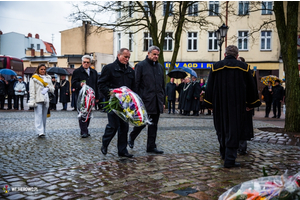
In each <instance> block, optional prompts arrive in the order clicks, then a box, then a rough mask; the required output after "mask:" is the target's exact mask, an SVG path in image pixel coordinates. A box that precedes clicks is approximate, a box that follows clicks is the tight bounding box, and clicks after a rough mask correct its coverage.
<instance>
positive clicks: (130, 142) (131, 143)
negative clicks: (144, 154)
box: [128, 137, 134, 149]
mask: <svg viewBox="0 0 300 200" xmlns="http://www.w3.org/2000/svg"><path fill="white" fill-rule="evenodd" d="M128 146H129V147H130V148H131V149H133V146H134V141H132V140H131V139H130V137H129V140H128Z"/></svg>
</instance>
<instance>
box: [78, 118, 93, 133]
mask: <svg viewBox="0 0 300 200" xmlns="http://www.w3.org/2000/svg"><path fill="white" fill-rule="evenodd" d="M90 120H91V118H88V120H87V121H86V122H85V119H84V118H82V117H81V118H80V119H79V120H78V121H79V127H80V131H81V132H80V134H81V135H83V134H86V135H87V134H89V129H88V128H89V125H90Z"/></svg>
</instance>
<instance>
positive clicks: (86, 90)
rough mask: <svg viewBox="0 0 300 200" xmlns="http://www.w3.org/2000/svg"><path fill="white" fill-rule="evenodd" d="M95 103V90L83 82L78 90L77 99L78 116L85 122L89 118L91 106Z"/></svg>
mask: <svg viewBox="0 0 300 200" xmlns="http://www.w3.org/2000/svg"><path fill="white" fill-rule="evenodd" d="M94 105H95V92H94V90H93V88H91V87H90V86H88V85H86V84H84V85H83V86H82V88H81V90H80V91H79V95H78V99H77V111H78V113H79V114H78V118H83V119H85V121H84V122H86V121H87V120H88V119H89V118H91V117H92V116H91V113H92V108H93V106H94Z"/></svg>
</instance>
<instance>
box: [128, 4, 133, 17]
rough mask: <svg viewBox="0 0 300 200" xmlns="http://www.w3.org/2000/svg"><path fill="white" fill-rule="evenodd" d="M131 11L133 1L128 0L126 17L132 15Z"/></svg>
mask: <svg viewBox="0 0 300 200" xmlns="http://www.w3.org/2000/svg"><path fill="white" fill-rule="evenodd" d="M132 13H133V2H132V1H129V4H128V17H132Z"/></svg>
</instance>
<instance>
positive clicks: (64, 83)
mask: <svg viewBox="0 0 300 200" xmlns="http://www.w3.org/2000/svg"><path fill="white" fill-rule="evenodd" d="M59 89H60V91H59V102H61V103H68V102H70V82H69V81H68V80H61V81H60V84H59Z"/></svg>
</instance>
